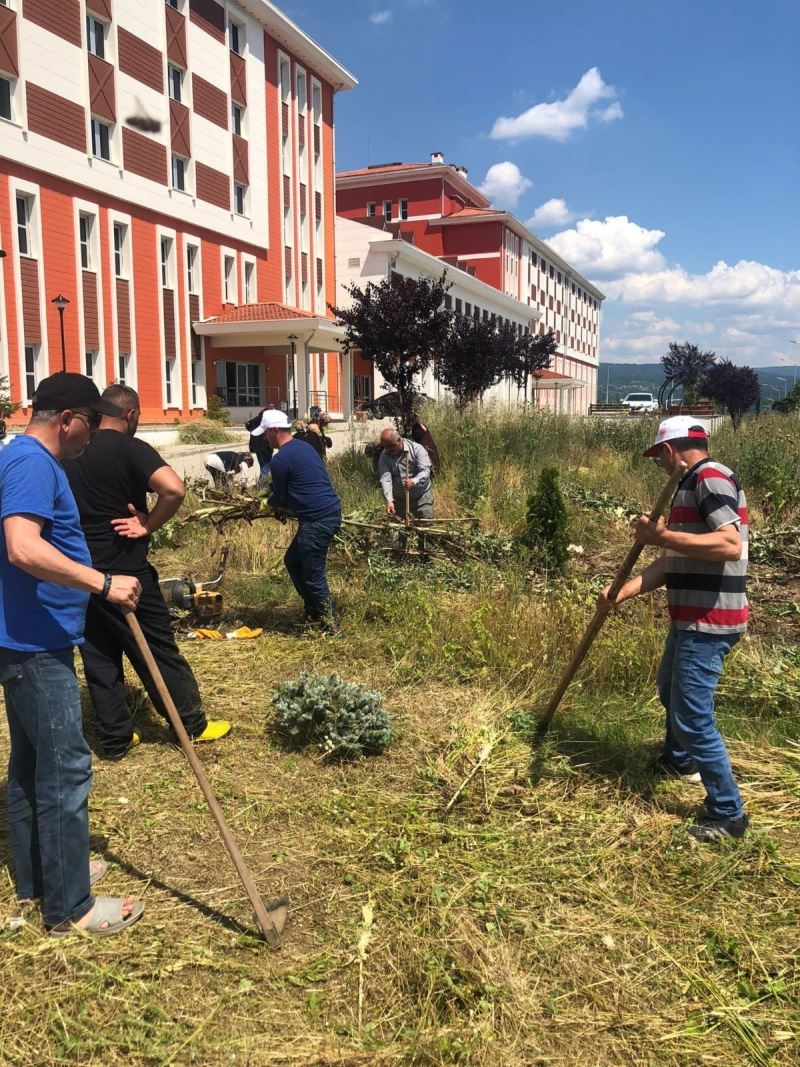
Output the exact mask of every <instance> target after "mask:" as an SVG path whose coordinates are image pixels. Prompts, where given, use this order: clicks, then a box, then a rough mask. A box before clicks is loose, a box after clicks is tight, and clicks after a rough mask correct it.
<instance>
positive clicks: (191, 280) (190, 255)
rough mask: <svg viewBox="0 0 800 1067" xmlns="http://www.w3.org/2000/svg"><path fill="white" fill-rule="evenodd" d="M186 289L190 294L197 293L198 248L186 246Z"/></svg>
mask: <svg viewBox="0 0 800 1067" xmlns="http://www.w3.org/2000/svg"><path fill="white" fill-rule="evenodd" d="M186 288H187V289H188V290H189V292H190V293H196V292H197V246H196V245H187V246H186Z"/></svg>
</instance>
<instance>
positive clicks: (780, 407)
mask: <svg viewBox="0 0 800 1067" xmlns="http://www.w3.org/2000/svg"><path fill="white" fill-rule="evenodd" d="M772 410H773V411H779V412H781V413H782V414H784V415H786V414H788V413H789V412H790V411H800V382H798V383H797V385H795V387H794V388H793V389H792V391H791V393H789V394H788V395H787V396H785V397H784V398H783V399H782V400H774V401H773V403H772Z"/></svg>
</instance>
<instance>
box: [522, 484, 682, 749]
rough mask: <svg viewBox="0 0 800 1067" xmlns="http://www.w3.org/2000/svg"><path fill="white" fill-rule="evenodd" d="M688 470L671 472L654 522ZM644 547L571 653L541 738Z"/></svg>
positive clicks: (631, 556) (629, 559)
mask: <svg viewBox="0 0 800 1067" xmlns="http://www.w3.org/2000/svg"><path fill="white" fill-rule="evenodd" d="M688 469H689V468H688V467H687V465H686V464H685V463H679V464H678V466H677V467H676V468H675V470H674V471H673V472H672V475H671V477H670V479H669V481H668V482H667V483H666V484H665V485H664V488H663V489H662V490H661V492H660V493H659V495H658V499H657V500H656V502H655V504H654V505H653V507H652V509H651V511H650V521H651V522H657V521H658V520H659V519H660V518H661V516H662V515H663V514H664V509H665V508H666V506H667V504H669V502H670V500H671V499H672V497H673V494H674V493H675V490H676V489H677V487H678V483H679V482H680V480H681V478H683V476H684V474H685V473H686V471H687V470H688ZM643 548H644V545H640V544H639V543H638V542H636V543H634V544H633V545H631V547H630V550H629V551H628V554H627V556H626V557H625V560H624V562H623V564H622V566H621V567H620V568H619V570H618V571H617V573H616V576H615V578H614V581H613V582H612V583H611V585H610V586H609V589H608V601H609V605H608V607H598V608H597V610H596V611H595V613H594V615H593V616H592V621H591V622H590V623H589V625H588V626H587V628H586V631H585V633H584V635H583V637H582V638H581V641H580V644H579V645H578V647H577V648H576V649H575V651H574V652H573V653H572V659H571V660H570V661H569V663H568V665H567V669H566V670H565V671H564V673H563V675H562V676H561V681H560V682H559V683H558V685H557V686H556V691H555V692H554V693H553V696H552V697H551V699H550V703H549V704H548V705H547V708H546V710H545V713H544V715H543V716H542V717H541V719H540V720H539V725H538V726H537V728H536V732H537V734H538V735H539V737H541V736H542V735H543V734H545V733H546V732H547V729H548V727H549V726H550V723H551V721H552V718H553V716H554V715H555V713H556V710H557V709H558V705H559V704H560V703H561V698H562V697H563V696H564V693H566V691H567V687H568V686H569V683H570V682H571V681H572V679H573V677H574V676H575V672H576V671H577V670H578V668H579V667H580V665H581V664H582V663H583V661H584V659H585V657H586V653H587V652H588V651H589V649H590V648H591V647H592V644H593V643H594V639H595V638H596V637H597V635H598V633H599V632H600V630H601V629H602V627H603V623H604V622H605V621H606V619H607V618H608V613H609V611H610V610H611V607H612V606H613V603H614V601H615V600H616V598H617V597H618V596H619V591H620V589H622V587H623V585H624V584H625V582H627V580H628V578H629V576H630V573H631V571H632V570H633V567H634V564H635V563H636V561H637V559H638V558H639V556H640V555H641V554H642V549H643Z"/></svg>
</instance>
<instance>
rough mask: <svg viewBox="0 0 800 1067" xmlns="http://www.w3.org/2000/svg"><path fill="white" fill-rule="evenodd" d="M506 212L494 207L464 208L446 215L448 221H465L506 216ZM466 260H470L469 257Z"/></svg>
mask: <svg viewBox="0 0 800 1067" xmlns="http://www.w3.org/2000/svg"><path fill="white" fill-rule="evenodd" d="M505 214H506V213H505V211H498V210H497V208H494V207H462V208H460V209H459V210H458V211H452V212H451V213H450V214H449V215H445V216H444V217H445V218H446V219H463V218H467V217H471V216H473V215H505ZM465 258H467V259H468V258H469V257H468V256H467V257H465Z"/></svg>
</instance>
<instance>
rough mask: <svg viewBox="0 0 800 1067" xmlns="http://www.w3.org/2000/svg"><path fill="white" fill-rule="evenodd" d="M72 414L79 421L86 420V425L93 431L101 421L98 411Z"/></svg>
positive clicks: (74, 412) (101, 417)
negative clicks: (79, 419)
mask: <svg viewBox="0 0 800 1067" xmlns="http://www.w3.org/2000/svg"><path fill="white" fill-rule="evenodd" d="M72 414H73V415H77V416H78V417H79V418H81V419H86V425H87V426H88V427H89V428H90V429H93V430H96V429H97V427H98V426H99V425H100V423H101V422H102V419H103V416H102V415H101V414H100V412H99V411H73V412H72Z"/></svg>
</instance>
